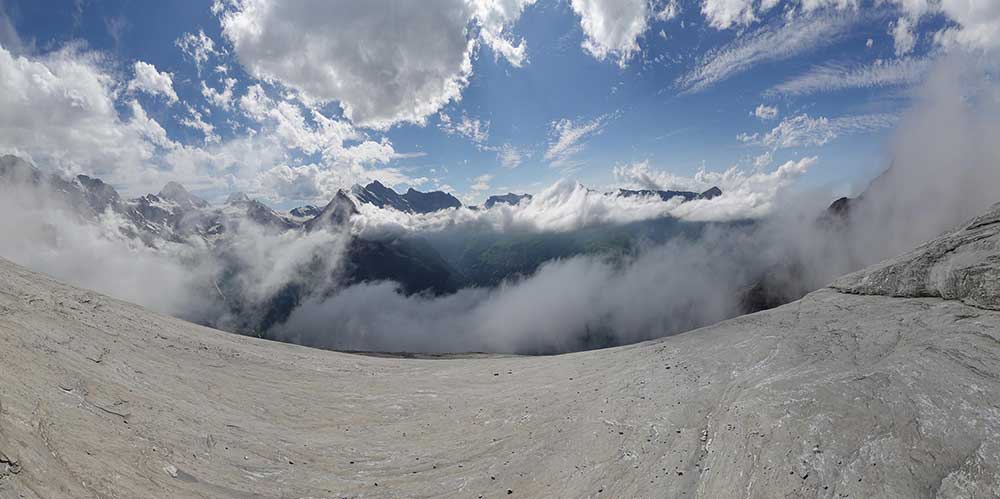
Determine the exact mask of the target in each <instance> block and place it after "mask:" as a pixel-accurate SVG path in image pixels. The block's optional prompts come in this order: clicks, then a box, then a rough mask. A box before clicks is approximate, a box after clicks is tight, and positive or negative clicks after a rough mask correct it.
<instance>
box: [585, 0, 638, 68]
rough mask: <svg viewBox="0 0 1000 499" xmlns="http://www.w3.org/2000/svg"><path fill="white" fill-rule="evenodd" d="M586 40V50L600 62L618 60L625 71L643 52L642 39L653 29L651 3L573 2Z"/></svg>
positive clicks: (628, 0)
mask: <svg viewBox="0 0 1000 499" xmlns="http://www.w3.org/2000/svg"><path fill="white" fill-rule="evenodd" d="M570 5H571V6H572V8H573V12H575V13H576V15H578V16H580V26H581V27H582V28H583V33H584V35H585V36H586V38H585V39H584V41H583V48H584V49H585V50H586V51H587V52H588V53H590V54H591V55H593V56H594V57H595V58H596V59H597V60H601V61H603V60H604V59H607V58H609V57H610V58H612V59H615V60H617V63H618V65H619V66H621V67H625V66H626V65H627V64H628V61H629V59H631V58H632V56H633V55H635V54H636V53H638V52H639V38H640V37H642V35H643V34H644V33H645V32H646V29H647V28H648V27H649V23H648V18H649V4H648V0H572V2H571V3H570Z"/></svg>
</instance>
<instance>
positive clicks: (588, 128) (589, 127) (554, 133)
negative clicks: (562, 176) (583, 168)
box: [544, 115, 609, 168]
mask: <svg viewBox="0 0 1000 499" xmlns="http://www.w3.org/2000/svg"><path fill="white" fill-rule="evenodd" d="M608 119H609V115H603V116H598V117H597V118H594V119H593V120H591V121H583V122H580V121H576V122H574V121H573V120H570V119H565V118H564V119H561V120H559V121H553V122H552V123H551V125H550V128H549V136H550V137H551V139H552V140H551V142H549V147H548V149H546V151H545V156H544V157H545V160H546V161H548V162H549V166H551V167H553V168H569V167H573V166H576V165H577V162H576V161H575V160H574V159H573V157H574V156H576V155H577V154H579V153H580V152H581V151H583V149H584V147H585V146H586V142H585V141H586V139H588V138H589V137H592V136H594V135H598V134H600V133H601V132H602V131H603V130H604V126H605V125H606V124H607V122H608Z"/></svg>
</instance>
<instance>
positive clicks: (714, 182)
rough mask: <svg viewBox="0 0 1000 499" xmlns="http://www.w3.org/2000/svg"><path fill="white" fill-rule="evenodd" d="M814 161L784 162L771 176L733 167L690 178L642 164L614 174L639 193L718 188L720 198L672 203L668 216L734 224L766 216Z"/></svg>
mask: <svg viewBox="0 0 1000 499" xmlns="http://www.w3.org/2000/svg"><path fill="white" fill-rule="evenodd" d="M816 161H817V158H816V157H807V158H802V159H800V160H797V161H788V162H786V163H784V164H782V165H781V166H779V167H778V168H776V169H775V170H774V171H771V172H765V171H760V170H759V168H760V166H759V167H758V169H757V170H755V171H753V172H747V171H745V170H743V169H740V168H738V167H735V166H734V167H732V168H729V169H728V170H725V171H721V172H719V171H710V170H705V169H702V170H699V171H698V173H696V174H695V176H694V177H682V176H678V175H674V174H672V173H669V172H665V171H657V170H653V169H652V168H650V166H649V163H648V162H646V161H643V162H639V163H634V164H631V165H626V166H621V167H617V168H615V170H614V174H615V178H617V179H618V180H619V181H620V182H622V183H624V184H625V185H628V186H631V187H639V188H642V189H658V190H690V191H695V192H701V191H704V190H707V189H709V188H711V187H719V188H720V189H721V190H722V196H719V197H717V198H713V199H710V200H709V199H698V200H694V201H688V202H686V203H673V206H671V207H670V209H669V214H670V215H671V216H675V217H678V218H682V219H685V220H693V221H720V220H737V219H741V218H759V217H763V216H765V215H767V214H768V213H770V212H771V209H772V208H773V207H774V203H775V200H776V199H777V197H778V195H779V194H780V193H781V191H783V190H784V189H786V188H788V187H790V186H791V185H792V184H793V183H794V182H795V181H796V180H797V179H798V178H799V177H801V176H802V175H803V174H805V173H806V172H807V171H808V170H809V168H811V167H812V166H813V165H815V164H816ZM668 204H670V203H668Z"/></svg>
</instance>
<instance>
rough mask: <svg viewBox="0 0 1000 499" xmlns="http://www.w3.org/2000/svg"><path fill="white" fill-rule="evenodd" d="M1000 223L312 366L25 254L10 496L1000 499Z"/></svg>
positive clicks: (11, 268)
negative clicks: (39, 270)
mask: <svg viewBox="0 0 1000 499" xmlns="http://www.w3.org/2000/svg"><path fill="white" fill-rule="evenodd" d="M997 217H998V214H997V211H996V210H994V211H993V212H991V213H990V214H987V215H985V216H984V217H981V218H979V219H977V220H976V221H973V222H972V223H970V224H969V225H967V226H966V227H964V228H962V229H961V230H959V231H957V232H955V233H952V234H948V235H946V236H943V237H942V238H940V239H938V240H936V241H933V242H931V243H929V244H927V245H925V246H923V247H921V248H919V249H918V250H916V251H914V252H912V253H910V254H908V255H904V256H902V257H900V258H897V259H895V260H892V261H889V262H886V263H884V264H881V265H877V266H875V267H873V268H871V269H868V270H866V271H862V272H859V273H857V274H853V275H851V276H848V277H845V278H844V279H842V280H840V281H838V283H837V284H836V286H835V287H833V288H827V289H823V290H820V291H817V292H815V293H812V294H809V295H807V296H806V297H805V298H803V299H802V300H799V301H797V302H794V303H791V304H788V305H785V306H782V307H779V308H776V309H773V310H769V311H766V312H761V313H758V314H753V315H747V316H744V317H740V318H737V319H733V320H730V321H726V322H723V323H720V324H717V325H715V326H711V327H707V328H703V329H700V330H696V331H692V332H689V333H685V334H681V335H678V336H673V337H669V338H664V339H661V340H656V341H651V342H646V343H641V344H636V345H630V346H626V347H621V348H613V349H608V350H598V351H589V352H582V353H575V354H568V355H560V356H554V357H482V356H479V357H471V356H470V357H467V358H448V359H437V360H427V359H403V358H393V357H365V356H356V355H349V354H342V353H336V352H327V351H319V350H311V349H308V348H302V347H297V346H294V345H287V344H280V343H272V342H267V341H262V340H258V339H254V338H248V337H244V336H237V335H232V334H226V333H222V332H219V331H214V330H211V329H207V328H203V327H199V326H195V325H192V324H189V323H185V322H183V321H180V320H177V319H172V318H169V317H163V316H160V315H156V314H153V313H150V312H148V311H146V310H144V309H142V308H140V307H137V306H134V305H130V304H128V303H124V302H120V301H116V300H113V299H110V298H107V297H104V296H101V295H98V294H96V293H93V292H89V291H84V290H80V289H77V288H73V287H70V286H66V285H63V284H60V283H58V282H55V281H53V280H51V279H49V278H46V277H44V276H41V275H39V274H36V273H33V272H29V271H27V270H24V269H22V268H20V267H17V266H16V265H13V264H11V263H9V262H6V261H3V260H0V380H2V382H0V498H3V499H7V498H21V497H25V498H37V497H44V498H49V497H121V498H131V497H213V498H215V497H221V498H242V497H362V496H363V497H480V496H482V497H574V498H575V497H692V498H712V499H714V498H729V497H740V498H774V497H821V498H842V497H856V498H868V497H892V498H993V497H997V496H998V495H1000V311H997V310H996V304H997V300H998V299H1000V295H998V293H997V288H996V282H997V279H996V276H997V274H996V272H997V269H998V262H997V259H996V258H997V252H996V249H997V246H996V243H997V240H998V239H997V238H998V234H1000V223H996V222H997V220H998V218H997ZM335 328H336V325H335V324H332V325H331V334H335V333H336V329H335Z"/></svg>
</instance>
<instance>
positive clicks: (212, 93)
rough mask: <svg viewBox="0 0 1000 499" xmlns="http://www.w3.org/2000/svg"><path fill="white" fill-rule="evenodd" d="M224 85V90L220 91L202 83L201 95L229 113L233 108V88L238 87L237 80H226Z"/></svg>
mask: <svg viewBox="0 0 1000 499" xmlns="http://www.w3.org/2000/svg"><path fill="white" fill-rule="evenodd" d="M222 83H223V89H222V90H221V91H220V90H217V89H215V88H212V87H210V86H208V85H206V84H205V82H201V95H203V96H204V97H205V99H206V100H208V102H211V103H212V104H214V105H215V106H217V107H221V108H222V109H225V110H226V111H229V110H230V109H232V107H233V87H235V86H236V78H226V79H224V80H223V82H222Z"/></svg>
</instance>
